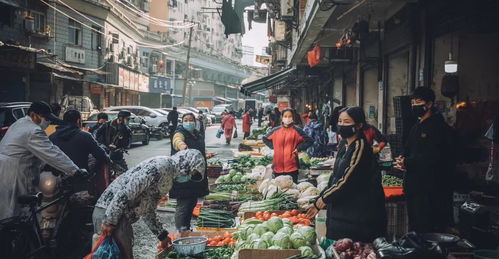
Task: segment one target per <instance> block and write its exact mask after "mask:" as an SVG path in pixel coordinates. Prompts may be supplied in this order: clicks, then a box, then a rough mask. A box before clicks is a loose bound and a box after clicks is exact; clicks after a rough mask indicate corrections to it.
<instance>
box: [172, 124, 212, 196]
mask: <svg viewBox="0 0 499 259" xmlns="http://www.w3.org/2000/svg"><path fill="white" fill-rule="evenodd" d="M180 139H181V141H183V142H184V143H185V144H186V145H187V147H188V149H195V150H198V151H200V152H201V154H202V155H203V157H204V159H205V160H206V150H205V143H204V135H203V134H202V133H200V132H197V131H195V133H194V135H193V134H191V133H190V132H189V131H187V130H186V129H184V128H183V127H182V125H180V126H178V128H177V131H176V132H175V135H174V136H173V140H174V141H175V143H174V148H173V149H172V153H171V154H172V155H174V154H176V153H177V152H179V151H178V149H177V146H178V143H177V142H178V141H179V140H180ZM208 194H209V190H208V179H207V178H206V177H204V178H203V180H202V181H200V182H195V181H188V182H186V183H175V184H174V185H173V188H172V189H171V191H170V197H171V198H200V197H204V196H206V195H208Z"/></svg>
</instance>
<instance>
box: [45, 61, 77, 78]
mask: <svg viewBox="0 0 499 259" xmlns="http://www.w3.org/2000/svg"><path fill="white" fill-rule="evenodd" d="M36 63H37V64H40V65H42V66H45V67H48V68H50V69H52V70H57V71H59V72H63V73H71V74H75V75H78V76H83V73H82V72H80V71H76V70H73V69H70V68H67V67H63V66H61V65H58V64H54V63H48V62H41V61H38V62H36Z"/></svg>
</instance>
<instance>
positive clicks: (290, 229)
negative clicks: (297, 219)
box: [277, 225, 293, 236]
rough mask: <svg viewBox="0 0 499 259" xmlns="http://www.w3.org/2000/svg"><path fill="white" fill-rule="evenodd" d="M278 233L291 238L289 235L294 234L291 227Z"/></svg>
mask: <svg viewBox="0 0 499 259" xmlns="http://www.w3.org/2000/svg"><path fill="white" fill-rule="evenodd" d="M277 233H284V234H286V235H288V236H289V235H291V234H293V229H292V228H291V227H290V226H288V225H286V226H284V227H283V228H281V229H279V231H277Z"/></svg>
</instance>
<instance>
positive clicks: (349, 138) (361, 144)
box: [307, 107, 386, 242]
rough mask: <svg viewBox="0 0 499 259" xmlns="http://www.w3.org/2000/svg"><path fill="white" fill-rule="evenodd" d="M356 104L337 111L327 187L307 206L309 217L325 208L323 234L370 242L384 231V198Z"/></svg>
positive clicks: (360, 111) (336, 237)
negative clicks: (336, 140) (336, 135)
mask: <svg viewBox="0 0 499 259" xmlns="http://www.w3.org/2000/svg"><path fill="white" fill-rule="evenodd" d="M362 114H363V110H362V108H360V107H347V108H345V109H343V110H342V111H340V116H339V119H338V133H339V134H340V135H341V137H342V140H341V142H340V143H339V151H338V155H337V156H336V161H335V164H334V170H333V174H332V175H331V177H330V178H329V182H328V187H327V188H326V189H325V190H324V191H322V193H321V194H320V195H319V197H318V199H317V201H316V202H315V203H314V204H313V205H311V206H310V208H309V210H308V213H307V216H308V217H309V218H313V217H314V216H315V215H316V214H317V213H318V211H319V210H321V209H327V221H326V226H327V233H326V237H327V238H329V239H333V240H337V239H341V238H351V239H353V240H355V241H363V242H372V241H373V240H374V239H376V238H377V237H382V236H384V235H385V233H386V212H385V197H384V194H383V187H382V185H381V179H380V178H379V177H378V174H379V173H378V171H377V169H376V168H375V164H374V163H373V152H372V149H371V148H370V146H369V145H368V144H367V141H366V140H365V138H364V136H363V134H362V130H361V129H362V126H363V125H362V123H361V122H360V121H362Z"/></svg>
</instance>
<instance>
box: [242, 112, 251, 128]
mask: <svg viewBox="0 0 499 259" xmlns="http://www.w3.org/2000/svg"><path fill="white" fill-rule="evenodd" d="M252 123H253V121H252V120H251V116H250V115H249V114H248V113H246V114H244V115H243V132H244V133H250V132H251V124H252Z"/></svg>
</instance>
